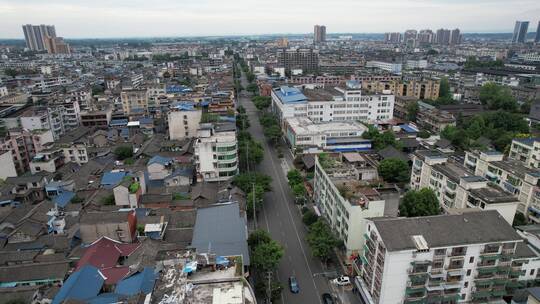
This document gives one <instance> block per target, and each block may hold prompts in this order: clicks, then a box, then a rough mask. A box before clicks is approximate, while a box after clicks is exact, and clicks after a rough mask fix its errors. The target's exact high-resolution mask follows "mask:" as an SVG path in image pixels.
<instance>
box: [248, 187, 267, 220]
mask: <svg viewBox="0 0 540 304" xmlns="http://www.w3.org/2000/svg"><path fill="white" fill-rule="evenodd" d="M264 192H265V191H264V188H263V187H262V186H261V185H255V186H252V187H251V190H250V191H248V192H246V194H247V199H246V211H247V214H248V216H253V206H254V205H255V207H256V209H255V211H257V210H261V207H262V203H263V195H264Z"/></svg>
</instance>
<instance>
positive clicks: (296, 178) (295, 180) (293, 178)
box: [287, 169, 304, 187]
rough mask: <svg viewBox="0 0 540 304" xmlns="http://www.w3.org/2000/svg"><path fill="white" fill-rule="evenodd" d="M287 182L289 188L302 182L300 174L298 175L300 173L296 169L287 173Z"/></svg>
mask: <svg viewBox="0 0 540 304" xmlns="http://www.w3.org/2000/svg"><path fill="white" fill-rule="evenodd" d="M287 180H288V181H289V186H291V187H292V186H294V185H297V184H301V183H303V182H304V178H303V177H302V173H300V171H298V170H297V169H292V170H290V171H289V172H287Z"/></svg>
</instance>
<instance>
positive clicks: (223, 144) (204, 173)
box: [195, 123, 238, 181]
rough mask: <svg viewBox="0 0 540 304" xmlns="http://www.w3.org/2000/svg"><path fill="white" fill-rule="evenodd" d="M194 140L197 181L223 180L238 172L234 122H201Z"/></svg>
mask: <svg viewBox="0 0 540 304" xmlns="http://www.w3.org/2000/svg"><path fill="white" fill-rule="evenodd" d="M197 137H198V138H197V140H196V141H195V167H196V170H197V180H198V181H225V180H229V179H231V178H233V177H234V176H235V175H236V174H238V147H237V140H236V126H235V125H234V123H216V124H211V123H203V124H200V128H199V130H198V131H197Z"/></svg>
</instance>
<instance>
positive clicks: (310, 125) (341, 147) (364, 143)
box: [285, 117, 371, 153]
mask: <svg viewBox="0 0 540 304" xmlns="http://www.w3.org/2000/svg"><path fill="white" fill-rule="evenodd" d="M366 130H367V127H366V126H364V125H362V124H360V123H358V122H356V121H340V122H337V121H329V122H319V123H314V122H312V121H311V120H310V119H309V118H307V117H292V118H287V119H286V120H285V137H286V138H287V141H288V142H289V144H290V147H291V149H292V150H293V151H296V152H297V153H298V152H300V153H301V152H302V150H304V151H306V150H310V149H315V150H327V151H359V150H369V149H371V141H370V140H367V139H364V138H362V134H363V133H364V132H365V131H366Z"/></svg>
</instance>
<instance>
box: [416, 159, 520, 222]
mask: <svg viewBox="0 0 540 304" xmlns="http://www.w3.org/2000/svg"><path fill="white" fill-rule="evenodd" d="M410 184H411V189H415V190H419V189H422V188H430V189H432V190H433V191H434V192H435V194H436V195H437V198H438V199H439V203H440V205H441V207H442V208H443V209H444V210H445V212H447V213H455V212H463V211H466V210H465V209H467V208H477V209H482V210H496V211H498V212H499V213H500V214H501V215H502V216H503V218H504V219H505V220H506V221H507V222H508V223H509V224H512V222H513V220H514V216H515V214H516V208H517V206H518V198H517V197H516V196H515V195H513V194H511V193H508V192H506V191H504V190H503V189H502V188H501V187H499V186H496V185H493V184H491V183H489V181H488V180H487V179H486V178H485V177H483V176H477V175H475V173H474V172H473V171H471V170H469V169H468V168H466V167H465V166H464V165H463V164H461V163H457V162H454V161H452V160H451V159H448V157H447V156H445V155H444V154H442V153H441V152H439V151H435V150H418V151H416V152H415V153H414V155H413V167H412V171H411V182H410Z"/></svg>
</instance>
